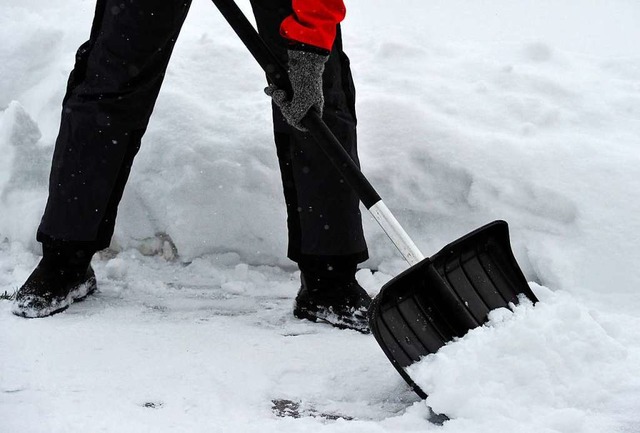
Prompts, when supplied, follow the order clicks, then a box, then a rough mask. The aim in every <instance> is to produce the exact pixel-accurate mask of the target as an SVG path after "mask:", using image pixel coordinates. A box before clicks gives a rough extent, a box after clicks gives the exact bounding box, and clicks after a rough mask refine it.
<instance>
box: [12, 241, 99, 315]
mask: <svg viewBox="0 0 640 433" xmlns="http://www.w3.org/2000/svg"><path fill="white" fill-rule="evenodd" d="M92 256H93V251H91V250H86V249H82V248H77V247H74V246H72V245H69V244H67V245H65V246H60V245H58V246H56V247H52V246H46V245H43V257H42V260H40V263H38V266H37V267H36V269H35V270H34V271H33V272H32V273H31V275H30V276H29V278H28V279H27V281H26V282H25V283H24V285H23V286H22V287H20V289H19V290H18V292H17V293H16V300H15V302H14V304H13V309H12V311H13V314H15V315H17V316H22V317H29V318H35V317H46V316H50V315H52V314H55V313H59V312H61V311H63V310H66V309H67V308H68V307H69V305H71V304H72V303H73V302H74V301H79V300H82V299H84V298H85V297H86V296H87V295H89V294H91V293H93V292H94V291H95V290H96V287H97V286H96V277H95V274H94V272H93V268H92V267H91V265H90V263H91V257H92Z"/></svg>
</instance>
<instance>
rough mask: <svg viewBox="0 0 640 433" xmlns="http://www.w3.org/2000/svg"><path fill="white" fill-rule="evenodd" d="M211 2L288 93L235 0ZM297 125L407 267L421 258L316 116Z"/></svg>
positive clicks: (282, 73)
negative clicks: (307, 134) (341, 179)
mask: <svg viewBox="0 0 640 433" xmlns="http://www.w3.org/2000/svg"><path fill="white" fill-rule="evenodd" d="M212 1H213V3H214V4H215V5H216V7H217V8H218V9H219V10H220V12H221V13H222V15H223V16H224V18H225V19H226V20H227V22H228V23H229V24H230V25H231V27H232V28H233V30H234V31H235V32H236V34H237V35H238V36H239V37H240V39H241V40H242V42H243V43H244V45H245V46H246V47H247V49H248V50H249V52H250V53H251V54H252V55H253V57H254V58H255V59H256V61H257V62H258V63H259V64H260V66H261V67H262V69H263V70H264V71H265V73H266V74H267V78H268V79H269V81H270V82H271V83H272V84H274V85H275V86H276V87H278V88H280V89H283V90H285V91H287V92H288V93H289V94H291V83H290V82H289V75H288V73H287V69H286V68H285V67H284V65H282V64H281V63H280V61H279V60H278V58H277V57H276V56H275V55H274V54H273V52H271V50H270V49H269V47H268V46H267V45H266V44H265V42H264V41H263V40H262V38H261V37H260V35H258V32H257V31H256V30H255V28H254V27H253V25H252V24H251V23H250V22H249V20H248V19H247V17H246V16H245V15H244V14H243V13H242V11H241V10H240V8H239V7H238V5H237V4H236V3H235V1H234V0H212ZM301 123H302V126H304V127H305V128H307V129H308V130H309V134H310V135H311V136H312V137H313V139H314V140H315V141H316V143H317V145H318V146H319V147H320V149H321V150H322V152H323V153H324V154H325V155H326V156H327V158H329V160H330V161H331V163H332V164H333V165H334V166H335V168H336V169H337V170H338V172H339V173H340V175H341V176H342V178H343V179H344V180H345V181H346V182H347V183H348V184H349V186H351V188H353V190H354V191H355V192H356V194H357V195H358V198H359V199H360V201H361V202H362V204H364V206H365V207H366V208H367V209H368V210H369V211H370V212H371V214H372V215H373V217H374V218H375V220H376V221H377V222H378V223H379V224H380V226H381V227H382V229H383V230H384V231H385V233H386V234H387V236H389V239H391V241H392V242H393V243H394V245H395V246H396V248H398V250H399V251H400V253H401V254H402V256H403V257H404V258H405V260H406V261H407V262H408V263H409V264H410V265H414V264H416V263H418V262H419V261H421V260H422V259H424V256H423V255H422V253H421V252H420V250H418V248H417V247H416V245H415V244H414V243H413V241H412V240H411V239H410V238H409V235H408V234H407V233H406V232H405V231H404V229H403V228H402V227H401V226H400V224H399V223H398V221H397V220H396V218H395V217H394V216H393V215H392V214H391V212H390V211H389V209H388V208H387V206H385V204H384V203H383V202H382V200H381V198H380V195H379V194H378V193H377V192H376V190H375V189H374V188H373V186H372V185H371V183H369V181H368V180H367V178H366V177H365V176H364V174H363V173H362V171H360V168H359V167H358V165H357V164H356V163H355V162H354V161H353V159H352V158H351V156H350V155H349V154H348V153H347V151H346V150H345V149H344V147H342V145H341V144H340V142H339V141H338V139H337V138H336V137H335V135H333V133H332V132H331V130H330V129H329V127H328V126H327V125H326V124H325V123H324V121H323V120H322V119H321V118H320V116H319V115H318V113H317V112H316V111H314V110H309V112H308V113H307V115H306V116H305V117H304V118H303V119H302V121H301Z"/></svg>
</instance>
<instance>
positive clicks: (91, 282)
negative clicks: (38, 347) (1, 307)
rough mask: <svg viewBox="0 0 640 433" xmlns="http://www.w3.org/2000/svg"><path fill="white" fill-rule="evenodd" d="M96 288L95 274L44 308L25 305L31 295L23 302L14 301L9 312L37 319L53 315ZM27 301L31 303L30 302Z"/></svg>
mask: <svg viewBox="0 0 640 433" xmlns="http://www.w3.org/2000/svg"><path fill="white" fill-rule="evenodd" d="M97 288H98V286H97V283H96V278H95V276H91V277H89V279H88V280H87V281H85V282H84V283H82V284H80V285H78V286H77V287H76V288H74V289H73V290H71V291H70V292H69V294H68V295H67V296H66V297H65V298H64V299H61V300H57V301H56V302H54V303H53V305H50V306H48V307H45V308H35V307H31V306H29V305H25V303H27V302H28V301H31V300H33V297H30V298H27V299H25V300H24V301H23V302H18V301H16V302H14V304H13V308H12V309H11V312H12V313H13V314H15V315H16V316H20V317H24V318H27V319H37V318H41V317H48V316H53V315H54V314H57V313H62V312H63V311H64V310H66V309H67V308H69V306H70V305H71V304H73V303H74V302H80V301H83V300H84V299H85V298H86V297H87V296H89V295H90V294H92V293H94V292H95V291H96V289H97ZM28 303H30V304H31V303H32V302H28Z"/></svg>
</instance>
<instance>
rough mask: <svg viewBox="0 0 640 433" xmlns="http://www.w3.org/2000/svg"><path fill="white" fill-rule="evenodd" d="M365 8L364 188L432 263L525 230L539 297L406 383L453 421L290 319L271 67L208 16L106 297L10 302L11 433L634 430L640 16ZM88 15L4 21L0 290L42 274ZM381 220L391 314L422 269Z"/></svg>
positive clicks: (195, 33)
mask: <svg viewBox="0 0 640 433" xmlns="http://www.w3.org/2000/svg"><path fill="white" fill-rule="evenodd" d="M240 4H241V5H242V7H243V9H245V10H247V11H249V7H248V1H242V2H241V3H240ZM399 5H402V7H399ZM347 7H348V10H349V14H348V18H347V22H346V23H345V25H344V38H345V46H346V49H347V52H348V53H349V54H350V57H351V61H352V67H353V73H354V77H355V79H356V84H357V88H358V111H359V137H360V149H361V160H362V165H363V168H364V170H365V173H366V174H367V176H368V177H369V178H370V180H371V181H372V183H373V184H374V185H375V186H376V187H377V188H378V189H379V191H380V193H381V195H382V196H383V197H384V198H385V202H386V203H387V205H388V206H389V208H391V210H392V211H393V212H394V213H395V214H396V216H397V218H398V219H399V220H400V221H401V223H402V224H403V225H404V226H405V228H406V229H407V231H408V232H409V233H410V234H411V235H412V237H413V238H414V240H415V241H416V243H417V244H418V245H419V247H420V248H421V249H422V250H423V251H424V252H425V254H427V255H430V254H433V253H435V252H436V251H437V250H439V249H440V248H441V247H442V246H443V245H445V244H446V243H448V242H450V241H452V240H454V239H455V238H457V237H459V236H461V235H463V234H464V233H466V232H469V231H470V230H472V229H474V228H476V227H478V226H480V225H482V224H484V223H486V222H489V221H491V220H493V219H505V220H507V221H508V222H509V224H510V228H511V236H512V243H513V246H514V251H515V253H516V256H517V258H518V261H519V262H520V264H521V266H522V268H523V270H524V272H525V274H526V275H527V277H528V279H529V280H530V281H531V282H532V283H531V284H532V288H533V290H534V291H535V293H536V294H537V295H538V297H539V298H540V299H541V302H540V303H539V304H538V305H536V306H535V307H532V306H530V305H522V306H521V307H518V308H517V309H516V310H515V311H514V312H509V311H496V312H494V313H493V315H492V317H491V322H490V323H489V325H487V326H485V327H483V328H480V329H476V330H474V331H472V332H470V333H469V334H468V335H467V336H465V337H464V338H462V339H461V340H459V341H456V342H454V343H452V344H450V345H448V346H446V347H445V348H443V349H442V350H441V351H440V352H439V353H438V354H436V355H434V356H430V357H428V358H427V359H425V360H424V361H422V362H421V363H419V364H417V365H415V366H413V367H412V372H411V374H412V376H413V377H415V379H416V381H417V382H418V383H419V384H420V386H421V387H423V389H424V390H425V391H427V392H428V393H429V394H430V397H429V399H428V400H427V404H429V405H430V406H431V407H433V408H434V410H436V411H437V412H442V413H446V414H448V415H449V416H450V417H451V418H452V420H451V421H449V422H446V423H445V424H444V425H442V426H437V425H435V424H431V423H429V422H428V421H427V418H428V414H429V412H428V409H427V404H425V403H424V402H421V401H418V399H417V397H415V396H414V395H413V394H412V393H411V392H410V391H409V390H408V389H407V387H406V386H405V385H404V383H403V382H402V380H401V378H400V377H399V375H397V373H396V372H395V371H394V370H393V368H392V366H391V365H390V364H389V362H388V361H387V360H386V358H385V356H384V355H383V353H382V351H380V349H379V348H378V347H377V345H376V343H375V341H374V340H373V338H372V337H371V336H363V335H360V334H358V333H355V332H350V331H338V330H334V329H331V328H328V327H325V326H321V325H314V324H311V323H308V322H300V321H296V320H294V319H293V318H292V317H291V305H292V301H293V297H294V296H295V292H296V290H297V287H298V274H297V273H296V271H295V268H294V267H293V266H292V265H291V263H290V262H288V261H287V260H286V258H285V257H284V256H285V249H286V245H285V239H286V232H285V223H284V205H283V199H282V194H281V191H280V183H279V174H278V169H277V162H276V158H275V152H274V150H273V145H272V138H271V130H270V112H269V107H270V105H269V101H268V99H267V98H266V97H265V96H263V95H262V88H263V86H264V78H263V74H262V73H261V71H260V70H259V69H258V68H257V66H255V65H254V63H253V61H252V59H251V58H250V57H249V56H248V54H246V52H245V49H244V47H242V45H241V44H240V43H239V42H238V41H237V40H236V38H235V37H234V35H233V34H232V32H231V31H230V30H229V29H228V28H227V25H226V24H225V23H224V22H223V21H222V20H221V18H220V17H219V15H218V13H217V12H216V11H215V9H214V7H213V6H212V5H211V4H210V3H209V2H207V1H204V0H198V1H195V2H194V4H193V6H192V11H191V14H190V16H189V18H188V19H187V23H186V24H185V27H184V29H183V32H182V35H181V38H180V39H179V41H178V45H177V46H176V50H175V54H174V57H173V59H172V63H171V65H170V67H169V71H168V74H167V78H166V81H165V86H164V87H163V90H162V93H161V95H160V98H159V100H158V104H157V108H156V110H155V114H154V117H153V118H152V121H151V124H150V127H149V131H148V133H147V135H146V136H145V138H144V140H143V146H142V150H141V152H140V154H139V156H138V158H137V159H136V163H135V165H134V170H133V173H132V176H131V181H130V183H129V185H128V187H127V190H126V192H125V197H124V200H123V202H122V205H121V212H120V217H119V220H118V226H117V231H116V236H115V238H114V242H113V245H112V250H111V251H110V252H109V253H108V254H107V253H105V254H101V255H100V256H99V257H96V258H95V260H94V267H95V268H96V273H97V276H98V279H99V286H100V293H99V294H98V295H97V296H93V297H91V298H89V299H88V300H87V301H85V302H83V303H80V304H77V305H74V306H73V307H72V308H70V309H69V310H68V311H67V312H65V313H62V314H59V315H57V316H54V317H51V318H48V319H43V320H24V319H19V318H17V317H14V316H12V315H11V314H10V304H9V302H7V301H0V329H2V332H1V333H0V351H1V352H0V432H1V433H5V432H6V433H13V432H16V431H20V432H90V431H91V432H92V431H96V432H97V431H105V432H144V431H153V432H165V431H166V432H169V431H175V432H182V431H191V432H205V431H206V432H211V431H213V432H217V431H220V432H231V431H233V432H253V431H255V432H258V431H260V432H269V431H274V432H275V431H278V432H285V433H286V432H304V431H313V432H332V433H333V432H350V433H351V432H360V431H362V432H365V431H366V432H378V431H380V432H383V431H384V432H414V431H416V432H417V431H420V432H423V431H442V432H443V433H445V432H446V433H462V432H465V433H469V432H474V433H475V432H477V433H496V432H514V431H516V432H545V433H546V432H550V433H551V432H563V433H564V432H567V433H568V432H571V433H574V432H585V433H587V432H588V433H591V432H603V431H606V432H620V433H623V432H638V431H640V415H639V414H640V318H639V316H638V313H637V312H638V311H639V310H640V295H639V294H638V290H639V288H640V267H639V266H637V261H638V259H640V218H639V217H638V215H640V192H639V190H640V45H639V44H638V43H637V41H638V40H640V26H638V25H637V23H638V22H640V4H638V3H637V2H635V1H629V0H609V1H604V0H593V1H589V2H585V1H580V0H566V1H563V2H558V1H551V0H536V1H534V0H522V1H518V2H513V1H508V0H489V1H484V2H471V1H468V0H429V1H425V0H403V1H402V2H389V1H383V0H367V1H362V2H355V1H349V2H347ZM93 9H94V3H93V2H92V1H90V0H64V1H59V2H54V3H51V2H44V1H43V0H20V1H17V0H3V2H2V6H0V11H2V12H3V13H2V14H0V40H2V44H0V77H2V79H1V80H0V110H1V111H0V155H1V156H0V293H2V292H4V291H7V292H12V291H13V290H15V289H16V288H17V287H18V286H19V285H20V284H21V283H22V282H23V281H24V279H25V278H26V277H27V276H28V274H29V273H30V271H31V270H32V268H33V267H34V265H35V264H36V263H37V260H38V255H39V246H38V244H37V243H36V242H35V240H34V232H35V228H36V226H37V224H38V221H39V218H40V216H41V213H42V210H43V208H44V204H45V200H46V187H47V174H48V169H49V161H50V158H51V153H52V146H53V142H54V140H55V136H56V133H57V128H58V124H57V123H58V121H59V113H60V103H61V99H62V96H63V92H64V86H65V83H66V79H67V76H68V73H69V71H70V68H71V67H72V62H73V56H74V52H75V50H76V48H77V46H78V45H79V44H80V43H82V42H83V41H84V40H85V39H86V38H87V37H88V32H89V26H90V24H91V18H92V14H93ZM365 219H366V221H365V223H366V231H367V238H368V240H369V244H370V250H371V259H370V261H369V262H367V263H365V264H364V265H363V268H364V269H363V270H361V271H360V272H359V274H358V278H359V279H360V281H361V283H362V284H363V286H364V287H365V288H366V289H367V290H368V291H369V292H370V293H371V294H372V295H374V294H375V293H376V292H377V291H378V290H379V288H380V287H381V285H382V284H383V283H384V282H386V281H387V280H388V279H389V278H391V277H392V276H393V275H396V274H397V273H399V272H400V271H401V270H403V269H404V268H405V265H404V263H403V262H402V260H401V259H400V258H399V257H398V255H397V253H396V252H395V251H394V249H393V247H392V246H391V245H390V243H389V242H388V241H387V240H386V238H385V236H384V235H383V234H381V232H380V230H379V229H378V228H377V227H376V226H375V224H374V223H373V222H372V220H371V219H370V218H369V217H365ZM174 247H175V248H174ZM374 269H375V270H378V271H379V272H376V273H374V274H372V273H371V270H374ZM273 401H278V402H279V403H278V405H277V406H278V407H279V408H280V409H279V410H275V411H274V410H273V408H272V407H273V406H274V403H273ZM283 407H284V409H283ZM283 412H284V413H289V414H297V417H293V416H287V417H280V416H278V413H280V414H282V413H283Z"/></svg>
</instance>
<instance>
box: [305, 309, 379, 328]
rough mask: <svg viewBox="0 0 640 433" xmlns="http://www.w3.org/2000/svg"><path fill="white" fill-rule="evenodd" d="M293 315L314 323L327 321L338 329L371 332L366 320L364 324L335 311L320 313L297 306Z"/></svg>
mask: <svg viewBox="0 0 640 433" xmlns="http://www.w3.org/2000/svg"><path fill="white" fill-rule="evenodd" d="M293 315H294V317H296V318H298V319H306V320H310V321H311V322H314V323H318V322H319V323H326V324H327V325H331V326H333V327H334V328H338V329H351V330H353V331H358V332H360V333H361V334H370V333H371V330H370V329H369V324H368V322H366V321H365V325H364V326H363V325H362V324H359V323H355V322H352V321H349V320H345V319H343V318H340V317H339V316H338V315H336V314H334V313H327V314H318V313H317V312H312V311H309V310H307V309H305V308H295V309H294V310H293Z"/></svg>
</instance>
